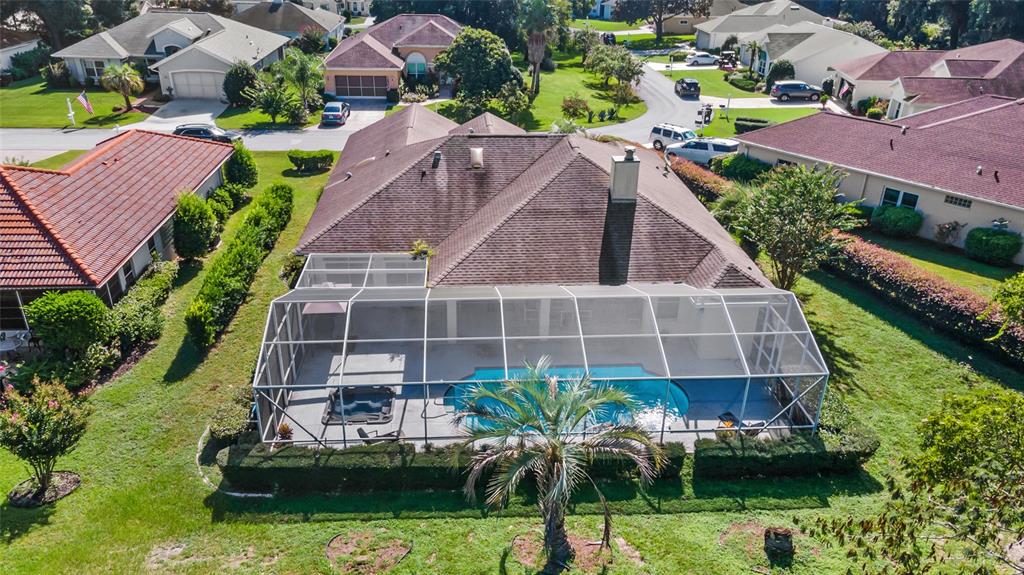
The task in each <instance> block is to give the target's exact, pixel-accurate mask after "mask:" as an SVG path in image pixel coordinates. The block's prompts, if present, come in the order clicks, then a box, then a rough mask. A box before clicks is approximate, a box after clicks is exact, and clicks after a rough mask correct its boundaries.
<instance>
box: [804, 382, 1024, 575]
mask: <svg viewBox="0 0 1024 575" xmlns="http://www.w3.org/2000/svg"><path fill="white" fill-rule="evenodd" d="M1021 413H1024V395H1021V394H1020V393H1019V392H1016V391H1013V390H1008V389H1000V388H991V387H990V388H980V389H974V390H972V391H970V392H967V393H964V394H962V395H954V396H951V397H947V398H946V399H945V400H944V401H943V403H942V407H941V409H940V410H939V411H938V412H936V413H934V414H933V415H931V416H929V417H927V418H926V419H925V420H924V421H923V422H922V423H921V426H920V427H919V429H918V432H919V434H920V436H921V450H920V454H918V455H914V456H911V457H908V458H905V459H904V460H903V462H902V465H901V467H902V473H901V475H903V476H905V477H906V479H901V480H897V479H894V478H889V479H888V491H889V495H888V499H887V500H886V501H885V502H884V503H883V504H882V509H881V511H880V512H877V513H873V514H871V515H870V516H868V517H857V518H853V517H849V516H842V517H834V518H820V519H818V520H817V521H816V522H815V524H814V525H812V526H811V528H810V529H809V531H810V534H811V535H812V536H815V537H819V538H826V539H827V540H830V541H831V542H833V543H837V544H839V545H842V546H846V547H848V553H847V554H848V556H849V557H851V558H853V559H856V560H857V562H858V565H857V568H856V570H855V571H856V572H857V573H865V574H868V575H875V574H878V575H880V574H883V573H885V574H888V575H923V574H928V573H935V572H941V573H960V574H965V575H966V574H968V573H969V574H972V575H996V574H999V573H1024V566H1022V565H1021V563H1020V561H1019V558H1015V557H1014V556H1013V555H1014V552H1015V549H1016V548H1017V547H1018V546H1019V545H1020V543H1019V541H1020V539H1021V535H1022V533H1024V506H1022V505H1021V501H1024V418H1022V417H1021ZM851 572H853V570H851Z"/></svg>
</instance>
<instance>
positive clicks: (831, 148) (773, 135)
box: [736, 96, 1024, 208]
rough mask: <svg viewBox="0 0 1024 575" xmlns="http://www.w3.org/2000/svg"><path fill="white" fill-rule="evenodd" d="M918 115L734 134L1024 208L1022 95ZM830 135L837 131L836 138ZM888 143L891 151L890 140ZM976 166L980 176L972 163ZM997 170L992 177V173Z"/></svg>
mask: <svg viewBox="0 0 1024 575" xmlns="http://www.w3.org/2000/svg"><path fill="white" fill-rule="evenodd" d="M980 100H982V101H988V102H989V103H990V104H991V105H989V106H988V107H984V108H982V109H979V107H980V104H979V102H977V101H973V100H968V101H967V102H962V103H958V104H952V105H950V106H947V107H945V108H942V109H939V110H938V111H932V112H925V113H924V114H921V116H920V118H915V116H908V117H907V118H906V120H907V121H906V125H907V126H908V128H907V131H906V134H902V133H901V131H902V126H901V124H900V122H902V119H901V120H897V121H895V122H892V123H889V122H878V121H873V120H867V119H864V118H856V117H851V116H845V115H839V114H832V113H818V114H814V115H812V116H807V117H804V118H800V119H798V120H793V121H791V122H786V123H783V124H779V125H777V126H771V127H769V128H762V129H760V130H755V131H753V132H749V133H747V134H742V135H739V136H736V139H738V140H740V141H742V142H745V143H747V144H750V145H752V146H765V147H769V148H773V149H777V150H782V151H784V152H789V153H792V154H796V155H799V156H803V157H806V158H810V159H813V160H815V161H823V162H828V163H832V164H836V165H838V166H845V167H848V168H852V169H856V170H863V171H869V172H874V173H877V174H882V175H885V176H889V177H892V178H896V179H900V180H905V181H910V182H915V183H918V184H921V185H924V186H930V187H934V188H938V189H941V190H945V191H948V192H952V193H956V194H959V195H963V196H966V197H973V198H978V199H981V200H987V201H990V202H996V203H1000V204H1006V205H1010V206H1015V207H1018V208H1024V167H1021V158H1024V140H1021V137H1020V134H1022V133H1024V99H1019V100H1011V99H1008V98H1001V97H994V96H988V97H985V98H981V99H980ZM835 134H842V135H843V137H842V138H836V137H835ZM890 141H892V143H893V147H892V149H890V146H889V142H890ZM978 166H982V169H983V170H982V174H981V175H978V174H977V173H976V169H977V167H978ZM995 170H998V171H999V180H998V181H997V180H996V179H995V177H993V172H994V171H995Z"/></svg>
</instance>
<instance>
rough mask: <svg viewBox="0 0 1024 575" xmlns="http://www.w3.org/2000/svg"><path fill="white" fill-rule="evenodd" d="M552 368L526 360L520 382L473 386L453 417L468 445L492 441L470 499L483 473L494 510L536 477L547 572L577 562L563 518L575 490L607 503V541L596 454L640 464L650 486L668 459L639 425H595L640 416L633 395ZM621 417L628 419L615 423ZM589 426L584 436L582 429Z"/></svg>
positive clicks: (476, 460)
mask: <svg viewBox="0 0 1024 575" xmlns="http://www.w3.org/2000/svg"><path fill="white" fill-rule="evenodd" d="M549 367H550V360H549V358H548V357H546V356H545V357H542V358H541V359H540V361H538V362H537V365H536V366H530V365H529V364H527V366H526V374H525V376H524V377H522V378H520V379H515V380H510V381H506V382H504V383H503V384H501V385H500V386H493V385H480V386H475V387H472V388H471V390H470V391H469V396H468V397H467V399H466V401H465V403H464V405H465V407H464V408H463V409H462V410H461V411H460V412H458V413H457V414H456V416H455V422H456V425H459V426H462V428H463V430H464V431H465V433H466V435H467V438H466V440H465V442H464V444H463V445H464V446H465V447H469V446H472V445H487V446H488V449H486V450H484V451H480V452H478V453H476V454H475V455H473V458H472V460H471V462H470V465H469V475H468V477H467V479H466V485H465V489H464V491H465V494H466V496H467V497H468V498H469V499H471V500H472V499H474V498H475V497H476V492H477V484H478V483H479V482H480V481H481V480H482V479H483V477H484V476H486V475H490V480H489V481H488V482H487V487H486V494H487V500H486V501H487V504H488V506H490V507H492V508H498V507H501V506H503V505H505V504H506V503H507V502H508V500H509V498H511V497H512V494H513V493H515V492H516V489H517V488H518V487H519V485H520V483H522V482H523V481H524V480H532V481H533V483H534V485H535V486H536V489H537V506H538V508H539V511H540V514H541V517H542V518H543V521H544V550H545V551H546V554H547V564H546V565H545V566H544V569H543V573H552V574H553V573H561V572H562V571H563V570H565V569H566V568H567V567H568V566H569V565H570V564H571V563H572V560H573V554H574V552H573V549H572V547H571V546H570V544H569V538H568V534H567V533H566V529H565V516H566V512H567V508H568V507H569V502H570V500H571V498H572V496H573V494H574V493H576V492H577V491H579V490H580V489H582V488H584V487H586V486H587V485H589V486H591V487H593V488H594V490H595V491H596V492H597V495H598V497H599V498H600V500H601V502H602V504H604V506H605V515H604V535H603V537H602V544H604V545H609V544H610V539H611V512H610V511H609V510H608V507H607V503H606V502H605V499H604V495H603V494H602V493H601V491H600V489H599V488H598V486H597V484H596V483H595V482H594V480H593V479H591V477H590V475H589V474H588V471H587V468H588V466H589V465H591V464H593V462H594V460H595V459H596V458H598V457H615V458H621V459H622V460H624V461H627V462H630V463H632V464H633V465H635V466H636V468H637V470H638V471H639V476H640V479H641V481H643V482H645V483H649V482H651V481H652V480H653V479H654V478H655V477H656V476H657V473H658V471H659V470H660V469H661V466H662V464H663V461H664V456H663V454H662V451H661V448H660V447H659V446H658V445H657V444H656V443H655V442H654V440H653V439H651V437H650V435H649V434H648V432H647V431H646V430H645V429H644V427H643V426H642V425H639V424H637V423H632V422H631V423H614V424H606V425H594V424H593V421H594V420H595V419H599V417H595V416H600V415H602V414H609V413H613V412H614V413H618V412H625V413H626V414H635V412H636V410H637V406H638V404H637V402H636V400H635V399H634V398H633V397H632V396H631V395H630V394H629V393H628V392H626V391H624V390H622V389H619V388H616V387H613V386H610V385H595V384H594V383H593V382H591V381H590V377H589V376H584V377H583V378H581V379H562V380H560V379H557V378H555V377H554V376H553V375H551V374H550V373H549V372H548V369H549ZM624 420H630V421H631V418H618V419H617V420H616V421H620V422H621V421H624ZM584 428H586V434H585V435H584V436H583V437H582V438H581V437H580V436H579V435H578V434H579V432H580V430H581V429H584Z"/></svg>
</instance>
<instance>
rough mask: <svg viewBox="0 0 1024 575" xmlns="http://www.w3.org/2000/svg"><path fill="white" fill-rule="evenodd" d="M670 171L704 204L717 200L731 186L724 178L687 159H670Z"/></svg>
mask: <svg viewBox="0 0 1024 575" xmlns="http://www.w3.org/2000/svg"><path fill="white" fill-rule="evenodd" d="M672 171H673V172H675V174H676V176H678V177H679V179H680V180H682V181H683V183H684V184H686V187H687V188H690V191H691V192H693V193H694V194H696V196H697V198H698V199H699V200H701V201H702V202H704V203H705V204H708V203H711V202H713V201H715V200H717V199H718V198H719V197H720V196H721V195H722V194H724V193H725V192H727V191H728V190H729V188H730V187H731V184H730V183H729V181H728V180H726V179H725V178H723V177H721V176H719V175H717V174H715V173H713V172H711V171H709V170H707V169H704V168H702V167H700V166H698V165H697V164H695V163H693V162H691V161H689V160H683V159H680V158H676V159H675V160H673V161H672Z"/></svg>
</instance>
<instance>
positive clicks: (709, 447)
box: [693, 430, 879, 479]
mask: <svg viewBox="0 0 1024 575" xmlns="http://www.w3.org/2000/svg"><path fill="white" fill-rule="evenodd" d="M878 446H879V441H878V437H877V436H876V435H875V434H874V433H871V432H855V431H852V430H847V431H846V432H845V433H843V434H842V435H839V436H834V438H833V439H829V438H828V437H826V434H817V435H816V434H812V433H794V434H793V435H790V436H788V437H784V438H782V439H773V440H769V441H763V440H760V439H757V438H754V437H746V436H743V435H740V436H739V437H735V438H732V439H698V440H697V443H696V444H695V446H694V448H695V451H694V454H693V474H694V476H695V477H705V478H716V479H737V478H743V477H784V476H798V475H827V474H841V473H851V472H854V471H857V470H858V469H860V466H861V465H862V464H863V463H864V462H866V461H867V460H868V459H870V458H871V456H872V455H874V453H875V451H877V450H878Z"/></svg>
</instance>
